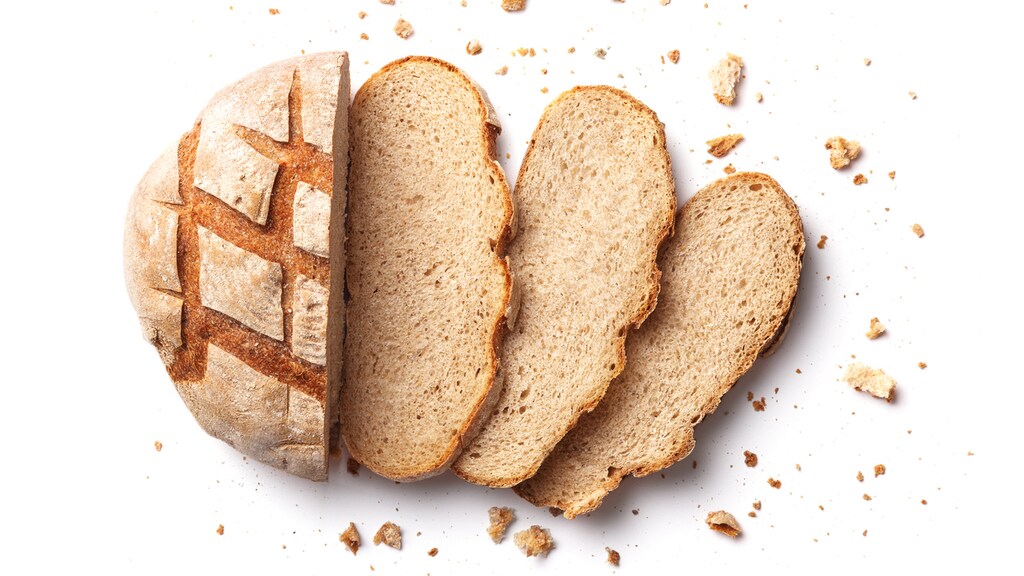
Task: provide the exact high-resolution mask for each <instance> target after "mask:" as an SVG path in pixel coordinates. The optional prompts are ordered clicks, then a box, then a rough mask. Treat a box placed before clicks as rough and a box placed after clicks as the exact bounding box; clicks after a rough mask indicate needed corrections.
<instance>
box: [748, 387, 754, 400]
mask: <svg viewBox="0 0 1024 576" xmlns="http://www.w3.org/2000/svg"><path fill="white" fill-rule="evenodd" d="M753 399H754V393H753V392H751V391H750V390H747V402H750V401H751V400H753Z"/></svg>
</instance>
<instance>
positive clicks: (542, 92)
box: [540, 86, 548, 94]
mask: <svg viewBox="0 0 1024 576" xmlns="http://www.w3.org/2000/svg"><path fill="white" fill-rule="evenodd" d="M540 93H541V94H547V93H548V87H547V86H545V87H543V88H541V89H540Z"/></svg>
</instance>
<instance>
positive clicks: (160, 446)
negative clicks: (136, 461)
mask: <svg viewBox="0 0 1024 576" xmlns="http://www.w3.org/2000/svg"><path fill="white" fill-rule="evenodd" d="M153 448H156V451H157V452H159V451H161V450H163V449H164V443H163V442H161V441H159V440H157V441H156V442H153Z"/></svg>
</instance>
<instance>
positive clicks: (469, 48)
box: [466, 39, 484, 56]
mask: <svg viewBox="0 0 1024 576" xmlns="http://www.w3.org/2000/svg"><path fill="white" fill-rule="evenodd" d="M483 50H484V48H483V46H481V45H480V41H479V40H476V39H473V40H470V41H469V43H468V44H466V54H469V55H470V56H476V55H477V54H479V53H481V52H483Z"/></svg>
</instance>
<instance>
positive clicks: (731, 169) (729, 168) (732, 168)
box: [722, 164, 736, 174]
mask: <svg viewBox="0 0 1024 576" xmlns="http://www.w3.org/2000/svg"><path fill="white" fill-rule="evenodd" d="M722 172H725V173H726V174H735V173H736V167H735V166H733V165H732V164H729V165H728V166H726V167H725V168H722Z"/></svg>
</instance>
